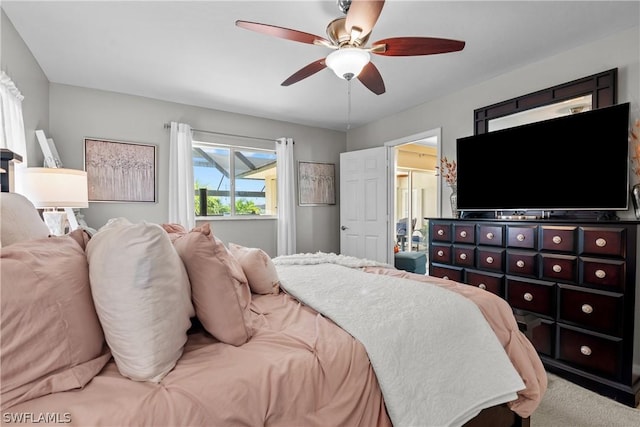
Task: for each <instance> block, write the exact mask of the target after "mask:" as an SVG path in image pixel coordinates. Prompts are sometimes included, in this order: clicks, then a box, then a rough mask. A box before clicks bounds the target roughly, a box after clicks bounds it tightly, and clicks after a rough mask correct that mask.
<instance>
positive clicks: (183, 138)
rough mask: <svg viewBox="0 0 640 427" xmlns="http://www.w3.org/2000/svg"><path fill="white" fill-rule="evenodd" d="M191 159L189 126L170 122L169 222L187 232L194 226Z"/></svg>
mask: <svg viewBox="0 0 640 427" xmlns="http://www.w3.org/2000/svg"><path fill="white" fill-rule="evenodd" d="M194 203H195V199H194V187H193V158H192V157H191V126H189V125H187V124H184V123H177V122H171V137H170V140H169V222H170V223H174V224H181V225H182V226H183V227H185V228H186V229H187V230H191V229H192V228H193V227H195V226H196V213H195V204H194Z"/></svg>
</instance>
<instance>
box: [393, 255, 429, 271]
mask: <svg viewBox="0 0 640 427" xmlns="http://www.w3.org/2000/svg"><path fill="white" fill-rule="evenodd" d="M394 264H395V266H396V268H398V269H400V270H406V271H409V272H411V273H418V274H426V273H427V255H426V254H425V253H424V252H396V253H395V260H394Z"/></svg>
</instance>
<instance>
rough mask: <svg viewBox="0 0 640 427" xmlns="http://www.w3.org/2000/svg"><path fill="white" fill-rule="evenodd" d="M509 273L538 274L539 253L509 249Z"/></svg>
mask: <svg viewBox="0 0 640 427" xmlns="http://www.w3.org/2000/svg"><path fill="white" fill-rule="evenodd" d="M507 274H517V275H522V276H530V277H537V276H538V255H537V254H536V253H535V252H525V251H513V250H509V251H507Z"/></svg>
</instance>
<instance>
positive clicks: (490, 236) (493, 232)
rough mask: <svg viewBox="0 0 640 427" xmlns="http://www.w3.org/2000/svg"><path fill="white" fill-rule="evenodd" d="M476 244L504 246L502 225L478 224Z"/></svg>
mask: <svg viewBox="0 0 640 427" xmlns="http://www.w3.org/2000/svg"><path fill="white" fill-rule="evenodd" d="M478 244H479V245H488V246H504V227H503V226H502V225H489V224H480V225H478Z"/></svg>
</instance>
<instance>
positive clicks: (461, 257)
mask: <svg viewBox="0 0 640 427" xmlns="http://www.w3.org/2000/svg"><path fill="white" fill-rule="evenodd" d="M459 258H460V259H467V254H465V253H461V254H460V257H459Z"/></svg>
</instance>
